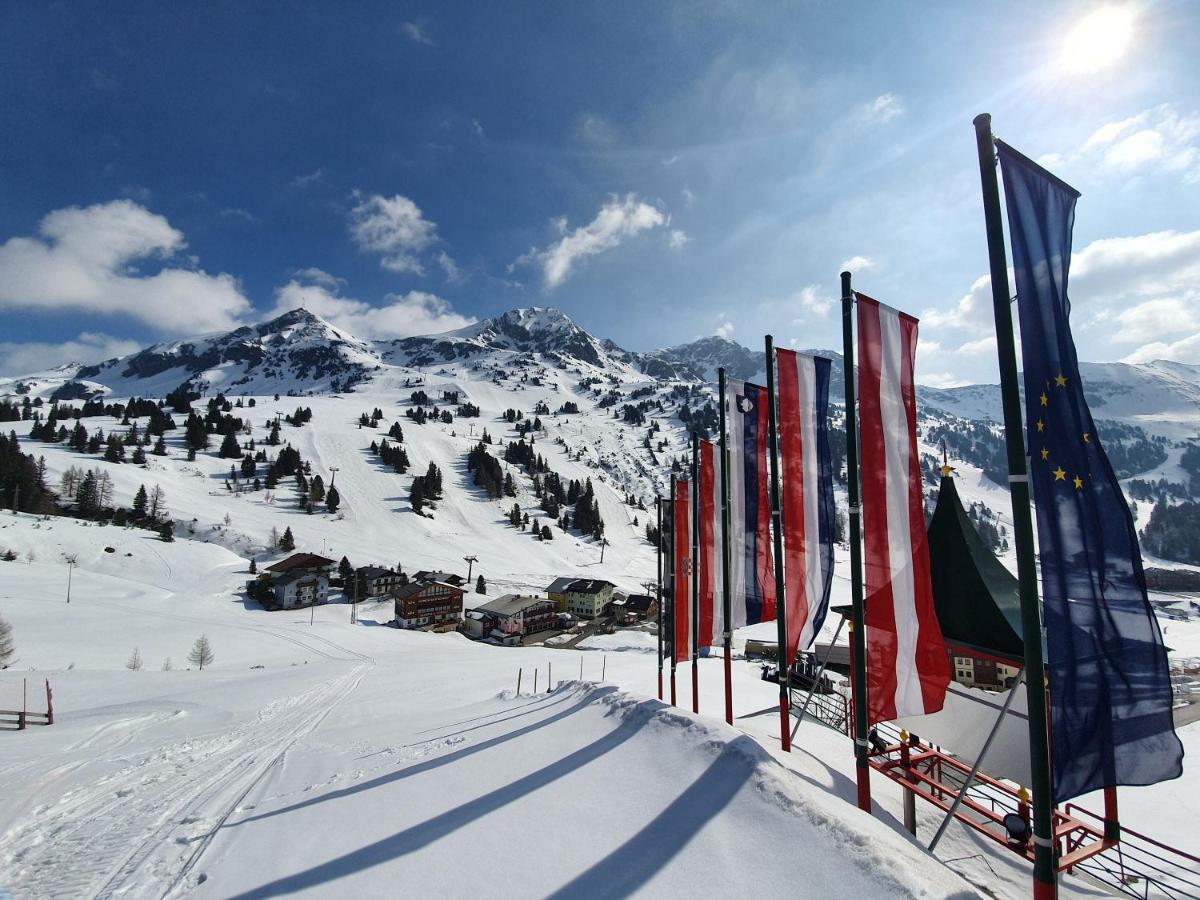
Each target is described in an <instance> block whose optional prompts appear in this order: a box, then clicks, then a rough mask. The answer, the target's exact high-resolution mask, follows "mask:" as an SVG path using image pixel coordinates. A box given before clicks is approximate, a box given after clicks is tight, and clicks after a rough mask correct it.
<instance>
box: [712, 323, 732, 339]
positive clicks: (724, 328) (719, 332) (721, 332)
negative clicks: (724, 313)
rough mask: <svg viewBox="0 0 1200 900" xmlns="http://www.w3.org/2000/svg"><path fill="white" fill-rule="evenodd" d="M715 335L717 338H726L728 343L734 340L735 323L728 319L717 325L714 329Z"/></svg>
mask: <svg viewBox="0 0 1200 900" xmlns="http://www.w3.org/2000/svg"><path fill="white" fill-rule="evenodd" d="M713 334H715V335H716V336H717V337H722V338H725V340H727V341H731V340H733V323H732V322H730V321H729V320H728V319H725V320H724V321H723V322H721V323H720V324H719V325H717V327H716V328H715V329H713Z"/></svg>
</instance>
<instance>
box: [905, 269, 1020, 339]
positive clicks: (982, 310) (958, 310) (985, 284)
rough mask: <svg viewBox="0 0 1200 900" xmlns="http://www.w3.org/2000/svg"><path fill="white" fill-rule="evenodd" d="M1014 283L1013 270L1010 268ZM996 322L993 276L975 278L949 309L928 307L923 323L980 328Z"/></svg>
mask: <svg viewBox="0 0 1200 900" xmlns="http://www.w3.org/2000/svg"><path fill="white" fill-rule="evenodd" d="M1008 275H1009V283H1010V284H1011V283H1012V270H1011V269H1010V270H1009V273H1008ZM990 322H994V319H993V313H992V276H991V275H983V276H980V277H979V278H976V279H975V282H974V284H972V285H971V289H970V290H969V291H967V293H966V294H964V295H963V296H962V297H960V298H959V300H958V302H957V303H956V304H954V306H952V307H951V308H950V309H948V310H940V309H927V310H925V311H924V312H923V313H921V324H922V325H923V326H925V327H927V328H978V327H982V326H986V325H987V324H988V323H990Z"/></svg>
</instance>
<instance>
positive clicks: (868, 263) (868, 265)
mask: <svg viewBox="0 0 1200 900" xmlns="http://www.w3.org/2000/svg"><path fill="white" fill-rule="evenodd" d="M873 268H875V260H873V259H871V258H870V257H869V256H852V257H850V258H849V259H845V260H842V264H841V265H840V266H838V271H839V272H862V271H865V270H866V269H873Z"/></svg>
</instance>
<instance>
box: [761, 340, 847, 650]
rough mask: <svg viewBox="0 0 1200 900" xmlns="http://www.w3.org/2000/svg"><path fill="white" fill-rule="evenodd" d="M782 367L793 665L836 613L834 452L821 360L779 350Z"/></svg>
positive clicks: (785, 520) (781, 435) (786, 560)
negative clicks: (832, 597) (832, 609)
mask: <svg viewBox="0 0 1200 900" xmlns="http://www.w3.org/2000/svg"><path fill="white" fill-rule="evenodd" d="M775 355H776V359H777V360H778V363H779V456H780V473H781V480H782V485H781V487H782V490H783V561H784V573H785V575H786V581H785V593H784V596H785V597H786V599H787V626H788V646H787V660H788V664H789V665H790V664H791V663H792V661H793V660H795V658H796V652H797V651H798V650H799V649H800V648H802V647H803V648H807V647H808V646H809V645H810V644H811V643H812V642H813V639H814V638H815V637H816V636H817V633H818V632H819V631H820V630H821V625H822V624H823V623H824V622H825V613H826V612H827V611H828V609H829V590H830V588H831V587H832V585H833V461H832V457H831V454H830V451H829V427H828V421H829V375H830V370H831V368H832V365H831V363H830V361H829V360H828V359H826V358H824V357H822V356H808V355H807V354H803V353H795V352H794V351H791V350H777V351H775Z"/></svg>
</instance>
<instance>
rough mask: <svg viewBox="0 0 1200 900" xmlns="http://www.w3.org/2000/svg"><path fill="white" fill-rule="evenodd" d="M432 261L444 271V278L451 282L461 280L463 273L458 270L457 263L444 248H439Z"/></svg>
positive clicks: (455, 282) (454, 282)
mask: <svg viewBox="0 0 1200 900" xmlns="http://www.w3.org/2000/svg"><path fill="white" fill-rule="evenodd" d="M433 259H434V261H435V262H436V263H437V264H438V265H439V266H441V267H442V271H443V272H445V273H446V280H447V281H449V282H450V283H452V284H457V283H458V282H460V281H462V280H463V274H462V272H461V271H459V268H458V263H456V262H455V261H454V257H452V256H451V255H450V254H449V253H447V252H446V251H445V250H439V251H438V252H437V255H436V256H434V258H433Z"/></svg>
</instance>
